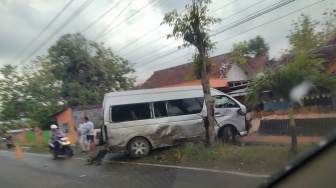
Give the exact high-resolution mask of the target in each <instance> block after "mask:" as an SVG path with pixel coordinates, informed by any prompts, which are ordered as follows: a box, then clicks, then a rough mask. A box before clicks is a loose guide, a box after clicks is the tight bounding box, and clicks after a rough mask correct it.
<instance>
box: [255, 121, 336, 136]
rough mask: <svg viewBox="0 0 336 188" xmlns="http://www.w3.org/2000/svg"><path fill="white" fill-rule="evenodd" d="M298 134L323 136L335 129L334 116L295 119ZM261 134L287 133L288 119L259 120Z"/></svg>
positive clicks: (278, 134)
mask: <svg viewBox="0 0 336 188" xmlns="http://www.w3.org/2000/svg"><path fill="white" fill-rule="evenodd" d="M295 123H296V133H297V135H298V136H325V135H327V134H328V133H330V132H332V131H333V130H335V129H336V118H320V119H295ZM259 134H261V135H277V136H280V135H281V136H283V135H289V120H288V119H282V120H280V119H277V120H261V121H260V127H259Z"/></svg>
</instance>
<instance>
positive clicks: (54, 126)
mask: <svg viewBox="0 0 336 188" xmlns="http://www.w3.org/2000/svg"><path fill="white" fill-rule="evenodd" d="M50 128H51V129H57V128H58V127H57V125H51V126H50Z"/></svg>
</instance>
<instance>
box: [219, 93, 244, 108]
mask: <svg viewBox="0 0 336 188" xmlns="http://www.w3.org/2000/svg"><path fill="white" fill-rule="evenodd" d="M213 98H214V102H215V104H214V106H215V108H239V105H238V104H237V103H236V102H235V101H233V100H232V99H230V98H229V97H227V96H224V95H220V96H214V97H213Z"/></svg>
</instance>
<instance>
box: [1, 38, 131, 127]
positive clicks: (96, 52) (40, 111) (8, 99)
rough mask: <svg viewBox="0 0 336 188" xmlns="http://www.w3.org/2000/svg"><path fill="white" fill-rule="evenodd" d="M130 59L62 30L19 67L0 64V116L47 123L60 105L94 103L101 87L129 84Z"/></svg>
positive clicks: (99, 97) (99, 99)
mask: <svg viewBox="0 0 336 188" xmlns="http://www.w3.org/2000/svg"><path fill="white" fill-rule="evenodd" d="M132 72H134V70H133V68H132V65H130V63H129V62H128V61H126V60H123V59H122V58H120V57H118V56H116V55H114V54H113V53H112V51H111V49H106V48H104V47H103V46H102V44H98V43H95V42H93V41H90V40H88V39H87V38H85V37H84V36H82V35H80V34H67V35H64V36H62V37H61V38H60V39H59V40H58V41H57V42H56V44H54V45H53V46H51V47H50V49H49V54H48V55H47V56H43V57H36V59H35V60H33V61H31V62H29V63H27V64H24V65H23V66H21V67H17V66H12V65H5V66H4V67H2V68H0V100H1V103H0V108H1V114H0V120H2V121H11V120H18V119H19V118H20V117H21V116H25V117H27V118H28V119H29V121H28V124H29V125H30V126H31V127H36V126H38V127H40V128H42V129H49V126H50V124H54V123H56V120H55V118H54V117H50V115H52V114H53V113H54V112H56V111H58V110H60V109H62V108H63V107H64V106H77V105H90V104H100V103H101V102H102V99H103V96H104V94H105V93H107V92H111V91H116V90H126V89H129V88H130V87H132V86H133V83H134V81H135V80H134V78H130V76H129V74H130V73H132Z"/></svg>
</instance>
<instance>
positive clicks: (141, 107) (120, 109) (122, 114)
mask: <svg viewBox="0 0 336 188" xmlns="http://www.w3.org/2000/svg"><path fill="white" fill-rule="evenodd" d="M111 115H112V121H113V122H123V121H135V120H142V119H150V118H151V115H150V108H149V104H148V103H140V104H127V105H118V106H113V107H112V114H111Z"/></svg>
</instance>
